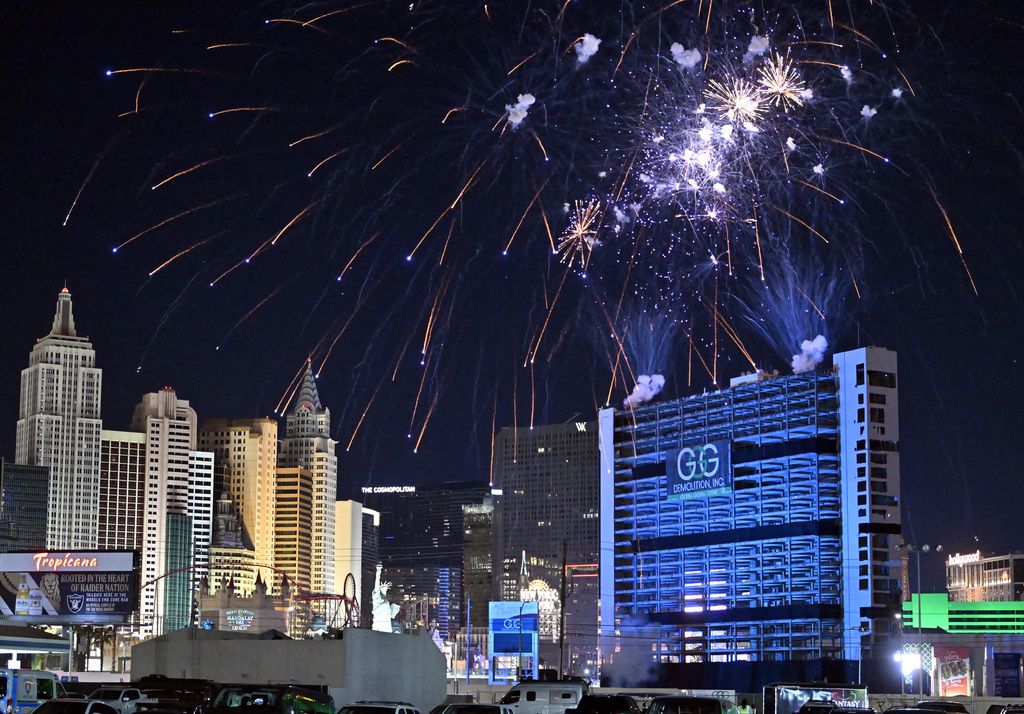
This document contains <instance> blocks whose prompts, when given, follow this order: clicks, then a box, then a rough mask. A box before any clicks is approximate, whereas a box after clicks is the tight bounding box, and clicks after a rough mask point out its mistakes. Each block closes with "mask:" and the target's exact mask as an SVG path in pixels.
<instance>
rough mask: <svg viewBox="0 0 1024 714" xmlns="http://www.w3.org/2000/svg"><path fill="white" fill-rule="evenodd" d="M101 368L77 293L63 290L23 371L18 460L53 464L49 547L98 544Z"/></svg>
mask: <svg viewBox="0 0 1024 714" xmlns="http://www.w3.org/2000/svg"><path fill="white" fill-rule="evenodd" d="M101 384H102V370H100V369H99V368H97V367H96V352H95V350H93V348H92V343H91V342H89V339H88V338H87V337H79V336H78V335H77V333H76V332H75V321H74V318H73V316H72V312H71V293H70V292H68V289H67V288H64V289H63V290H61V292H60V295H59V296H58V298H57V312H56V315H55V316H54V318H53V328H52V329H51V330H50V334H48V335H46V336H45V337H43V338H42V339H40V340H39V341H38V342H37V343H36V344H35V346H34V347H33V348H32V353H31V355H30V356H29V366H28V368H27V369H24V370H22V372H21V401H20V406H19V409H18V433H17V445H16V447H15V457H14V459H15V462H16V463H19V464H25V465H27V466H45V467H47V468H49V469H50V496H49V506H48V508H47V519H46V521H47V523H46V534H47V536H46V545H47V547H48V548H52V549H55V550H56V549H59V550H91V549H95V548H96V547H97V529H96V520H97V516H98V512H99V481H100V431H101V429H102V425H101V422H100V387H101Z"/></svg>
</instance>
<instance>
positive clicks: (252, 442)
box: [199, 419, 278, 586]
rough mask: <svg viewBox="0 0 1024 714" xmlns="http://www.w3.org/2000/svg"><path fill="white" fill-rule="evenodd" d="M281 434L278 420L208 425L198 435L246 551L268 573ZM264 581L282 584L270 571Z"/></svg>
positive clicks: (216, 421)
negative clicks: (209, 454)
mask: <svg viewBox="0 0 1024 714" xmlns="http://www.w3.org/2000/svg"><path fill="white" fill-rule="evenodd" d="M277 433H278V431H277V422H276V421H274V420H273V419H235V420H227V419H207V420H205V421H204V422H203V426H202V429H201V430H200V432H199V448H200V449H203V450H205V451H211V452H213V454H214V472H215V478H214V482H215V489H216V494H217V497H218V498H220V496H221V495H222V494H227V495H228V496H229V497H230V499H231V501H232V502H233V504H234V506H233V508H234V513H235V514H236V515H237V517H238V519H239V521H240V525H241V536H240V537H241V538H242V541H243V542H244V545H245V547H247V548H251V549H252V550H253V551H254V558H255V562H256V564H258V565H263V566H266V567H273V565H274V539H275V533H274V524H275V520H276V518H277V453H278V452H277V446H278V445H277ZM249 577H250V578H251V579H254V578H255V574H252V575H251V576H249ZM262 577H263V580H264V582H267V583H275V584H276V583H277V582H278V580H277V579H276V578H273V577H271V576H270V572H269V571H264V572H263V574H262ZM212 585H214V583H211V586H212Z"/></svg>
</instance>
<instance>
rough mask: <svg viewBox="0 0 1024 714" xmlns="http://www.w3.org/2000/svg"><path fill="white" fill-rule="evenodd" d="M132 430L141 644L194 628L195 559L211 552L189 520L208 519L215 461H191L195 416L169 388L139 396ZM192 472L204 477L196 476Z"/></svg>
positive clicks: (197, 457)
mask: <svg viewBox="0 0 1024 714" xmlns="http://www.w3.org/2000/svg"><path fill="white" fill-rule="evenodd" d="M131 428H132V431H135V432H139V433H142V434H144V435H145V437H146V491H145V492H146V523H145V527H144V532H143V543H142V575H141V578H142V587H141V590H140V612H139V618H140V627H141V631H142V633H143V634H144V635H145V636H150V635H160V634H163V633H164V632H166V631H169V630H172V629H177V628H179V627H185V626H186V625H188V624H189V623H190V622H191V620H192V616H193V612H192V607H193V605H192V603H193V593H194V592H195V590H196V587H197V584H198V583H199V582H200V579H201V577H202V573H200V574H199V578H197V577H196V573H195V568H194V566H195V565H196V564H197V560H196V558H195V554H196V553H198V552H201V553H204V554H205V553H207V551H208V548H209V545H210V542H209V533H210V528H209V525H207V527H206V528H205V529H196V528H195V527H194V523H193V516H194V514H196V513H199V512H201V513H205V514H207V515H206V518H207V519H210V518H212V513H213V455H212V454H210V453H209V452H205V456H200V455H199V454H197V453H195V452H197V449H196V433H197V428H198V425H197V419H196V413H195V410H194V409H192V407H190V406H189V403H188V402H187V401H186V400H183V399H178V396H177V394H176V393H175V391H174V390H173V389H171V388H170V387H165V388H164V389H163V390H161V391H159V392H151V393H149V394H146V395H144V396H143V398H142V401H141V402H140V403H139V404H138V406H136V407H135V413H134V415H133V417H132V427H131ZM197 464H199V465H201V467H202V470H200V471H198V472H196V473H193V472H192V470H191V469H192V468H193V467H194V466H195V465H197ZM207 523H209V520H207ZM204 530H205V534H206V535H203V533H204ZM202 537H205V541H203V540H201V538H202ZM204 557H205V556H204Z"/></svg>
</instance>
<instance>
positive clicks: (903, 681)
mask: <svg viewBox="0 0 1024 714" xmlns="http://www.w3.org/2000/svg"><path fill="white" fill-rule="evenodd" d="M901 607H902V605H901ZM896 624H897V625H898V626H899V628H900V694H901V695H904V694H906V693H907V674H906V672H904V671H903V613H902V612H897V613H896Z"/></svg>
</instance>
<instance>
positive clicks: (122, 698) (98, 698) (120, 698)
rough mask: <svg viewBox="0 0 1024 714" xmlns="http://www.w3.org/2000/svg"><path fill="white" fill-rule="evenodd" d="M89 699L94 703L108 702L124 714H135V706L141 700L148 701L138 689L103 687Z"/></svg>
mask: <svg viewBox="0 0 1024 714" xmlns="http://www.w3.org/2000/svg"><path fill="white" fill-rule="evenodd" d="M88 698H89V699H91V700H92V701H94V702H106V703H107V704H109V705H110V706H112V707H114V708H115V709H117V710H118V711H120V712H122V714H133V713H134V712H135V705H136V704H137V703H138V702H139V701H140V700H142V699H146V695H145V694H143V693H142V692H140V691H139V690H138V688H136V687H128V688H126V689H118V688H116V687H101V688H99V689H97V690H96V691H95V692H93V693H92V694H90V695H89V697H88Z"/></svg>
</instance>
